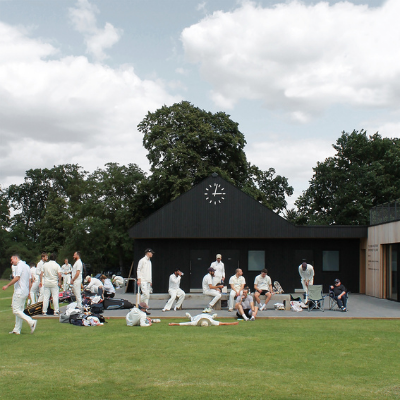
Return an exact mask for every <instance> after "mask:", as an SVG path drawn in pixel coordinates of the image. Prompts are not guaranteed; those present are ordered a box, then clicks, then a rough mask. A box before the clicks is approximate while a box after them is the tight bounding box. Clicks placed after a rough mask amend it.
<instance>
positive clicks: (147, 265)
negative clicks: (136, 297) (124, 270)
mask: <svg viewBox="0 0 400 400" xmlns="http://www.w3.org/2000/svg"><path fill="white" fill-rule="evenodd" d="M144 254H145V255H144V257H143V258H142V259H140V261H139V264H138V267H137V273H136V275H137V285H138V287H140V290H141V291H142V301H143V302H144V303H146V304H147V305H149V299H150V288H151V287H152V286H153V281H152V274H151V269H152V267H151V258H152V257H153V254H154V251H153V250H152V249H146V251H145V252H144Z"/></svg>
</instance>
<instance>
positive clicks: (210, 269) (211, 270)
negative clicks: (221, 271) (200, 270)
mask: <svg viewBox="0 0 400 400" xmlns="http://www.w3.org/2000/svg"><path fill="white" fill-rule="evenodd" d="M207 271H208V272H215V269H214V268H213V267H210V268H208V269H207Z"/></svg>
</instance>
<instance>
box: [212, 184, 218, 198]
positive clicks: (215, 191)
mask: <svg viewBox="0 0 400 400" xmlns="http://www.w3.org/2000/svg"><path fill="white" fill-rule="evenodd" d="M217 189H218V187H217V186H215V190H214V193H213V196H215V195H216V194H217Z"/></svg>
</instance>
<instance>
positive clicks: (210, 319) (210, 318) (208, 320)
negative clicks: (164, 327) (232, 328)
mask: <svg viewBox="0 0 400 400" xmlns="http://www.w3.org/2000/svg"><path fill="white" fill-rule="evenodd" d="M186 316H187V317H188V318H189V319H190V322H180V323H175V322H170V323H169V324H168V325H169V326H178V325H182V326H211V325H213V326H219V325H237V324H238V323H239V322H237V321H236V322H220V321H215V320H214V318H216V317H217V314H213V315H208V314H204V313H203V314H198V315H196V316H195V317H192V316H191V315H190V314H189V313H186Z"/></svg>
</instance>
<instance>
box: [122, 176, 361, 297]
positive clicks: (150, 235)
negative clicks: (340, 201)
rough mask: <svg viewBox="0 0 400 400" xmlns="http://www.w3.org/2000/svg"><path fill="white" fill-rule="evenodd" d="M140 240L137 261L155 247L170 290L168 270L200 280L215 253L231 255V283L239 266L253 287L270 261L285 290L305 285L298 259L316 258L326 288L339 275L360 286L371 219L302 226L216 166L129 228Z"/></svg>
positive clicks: (157, 267)
mask: <svg viewBox="0 0 400 400" xmlns="http://www.w3.org/2000/svg"><path fill="white" fill-rule="evenodd" d="M129 234H130V236H131V237H132V238H133V239H134V240H135V242H134V254H135V256H134V268H135V269H136V266H137V264H138V261H139V260H140V258H141V257H143V255H144V250H145V249H146V248H148V247H150V248H152V249H153V250H154V251H155V255H154V257H153V258H152V263H153V289H154V292H157V293H160V292H161V293H162V292H167V290H168V277H169V275H170V274H171V273H172V272H173V270H174V268H176V267H178V268H179V269H180V270H181V271H182V272H184V276H183V277H182V281H181V287H182V289H183V290H184V291H186V292H189V291H190V290H191V289H199V288H201V282H202V278H203V276H204V275H205V274H206V273H207V268H208V267H209V266H210V264H211V262H213V261H215V255H216V254H217V253H220V254H222V261H223V262H224V263H225V270H226V284H227V283H228V280H229V277H230V276H232V275H233V274H234V273H235V269H236V268H238V267H239V268H241V269H242V270H243V275H244V277H245V278H246V282H247V284H249V286H250V287H251V289H253V282H254V278H255V276H256V275H258V274H259V273H260V270H261V269H262V268H264V267H265V268H267V269H268V275H269V276H270V277H271V279H272V281H279V282H280V284H281V285H282V287H283V289H284V290H285V292H293V291H294V289H296V288H301V284H300V277H299V274H298V266H299V264H300V263H301V260H302V259H306V260H307V262H308V263H309V264H312V265H313V266H314V270H315V281H314V283H315V284H323V287H324V291H327V290H328V285H330V284H332V282H333V280H334V279H335V278H336V277H339V278H340V279H341V280H342V282H343V283H345V285H346V287H347V288H348V290H350V291H352V292H353V293H357V292H359V287H360V283H359V280H360V242H361V239H363V238H366V237H367V227H366V226H296V225H293V224H291V223H289V222H288V221H286V220H285V219H284V218H282V217H280V216H279V215H277V214H276V213H274V212H273V211H271V210H270V209H268V208H267V207H265V206H263V205H262V204H260V203H259V202H257V201H256V200H254V199H253V198H252V197H250V196H248V195H247V194H246V193H244V192H242V191H241V190H240V189H238V188H236V187H235V186H233V185H232V184H230V183H229V182H227V181H225V180H224V179H222V178H221V177H220V176H218V175H217V174H213V175H212V176H210V177H209V178H206V179H205V180H203V181H202V182H201V183H199V184H198V185H197V186H195V187H193V188H192V189H191V190H189V191H188V192H186V193H185V194H183V195H181V196H180V197H178V198H177V199H175V200H174V201H172V202H171V203H169V204H167V205H165V206H164V207H162V208H161V209H159V210H158V211H156V212H154V213H153V214H152V215H150V216H149V217H148V218H146V219H145V220H143V221H142V222H140V223H138V224H136V225H135V226H133V227H132V228H131V229H130V231H129Z"/></svg>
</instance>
